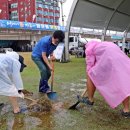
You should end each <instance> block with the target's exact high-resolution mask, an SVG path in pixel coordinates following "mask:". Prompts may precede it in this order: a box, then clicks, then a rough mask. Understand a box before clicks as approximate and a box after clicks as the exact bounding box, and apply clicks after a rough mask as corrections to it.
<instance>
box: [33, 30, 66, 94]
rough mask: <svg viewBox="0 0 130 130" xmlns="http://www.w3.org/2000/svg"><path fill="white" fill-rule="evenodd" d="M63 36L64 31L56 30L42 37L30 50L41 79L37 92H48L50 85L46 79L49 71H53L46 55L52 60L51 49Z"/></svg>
mask: <svg viewBox="0 0 130 130" xmlns="http://www.w3.org/2000/svg"><path fill="white" fill-rule="evenodd" d="M64 38H65V35H64V32H63V31H61V30H56V31H55V32H54V33H53V35H52V36H51V35H48V36H44V37H42V38H41V39H40V40H39V41H38V42H37V44H36V45H35V47H34V49H33V51H32V60H33V61H34V63H35V64H36V65H37V67H38V68H39V71H40V75H41V79H40V82H39V92H42V93H49V92H50V87H49V85H48V80H49V78H50V76H51V71H54V70H53V68H52V66H51V64H50V63H49V60H48V57H49V56H50V59H51V60H54V59H55V57H54V56H53V51H54V50H55V49H56V47H57V45H58V44H59V43H60V42H63V40H64Z"/></svg>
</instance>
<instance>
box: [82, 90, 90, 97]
mask: <svg viewBox="0 0 130 130" xmlns="http://www.w3.org/2000/svg"><path fill="white" fill-rule="evenodd" d="M87 91H88V89H87V88H86V89H85V90H84V91H83V93H82V94H81V97H84V96H85V94H86V92H87Z"/></svg>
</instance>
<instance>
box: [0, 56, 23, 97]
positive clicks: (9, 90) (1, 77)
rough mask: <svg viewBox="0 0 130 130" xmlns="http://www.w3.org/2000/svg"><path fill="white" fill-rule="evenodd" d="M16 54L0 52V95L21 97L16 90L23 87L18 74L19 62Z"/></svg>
mask: <svg viewBox="0 0 130 130" xmlns="http://www.w3.org/2000/svg"><path fill="white" fill-rule="evenodd" d="M17 55H18V54H17ZM17 55H16V57H14V56H12V57H11V55H10V56H9V55H7V54H0V95H4V96H14V97H21V95H20V94H19V93H18V90H22V89H23V82H22V78H21V75H20V67H21V64H20V62H19V61H18V59H17V58H18V57H19V56H17ZM21 98H22V97H21Z"/></svg>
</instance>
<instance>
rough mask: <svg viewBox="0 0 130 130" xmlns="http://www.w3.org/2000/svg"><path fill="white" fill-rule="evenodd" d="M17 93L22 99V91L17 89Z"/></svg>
mask: <svg viewBox="0 0 130 130" xmlns="http://www.w3.org/2000/svg"><path fill="white" fill-rule="evenodd" d="M18 93H19V94H20V97H21V98H22V99H24V94H23V93H22V90H18Z"/></svg>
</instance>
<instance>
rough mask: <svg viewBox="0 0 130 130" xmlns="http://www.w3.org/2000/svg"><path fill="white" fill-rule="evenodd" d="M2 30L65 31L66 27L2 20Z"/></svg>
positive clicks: (0, 24) (0, 21) (0, 22)
mask: <svg viewBox="0 0 130 130" xmlns="http://www.w3.org/2000/svg"><path fill="white" fill-rule="evenodd" d="M0 28H7V29H27V30H41V31H42V30H43V31H44V30H50V31H53V30H62V31H65V27H64V26H55V25H48V24H39V23H30V22H20V21H11V20H0Z"/></svg>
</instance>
